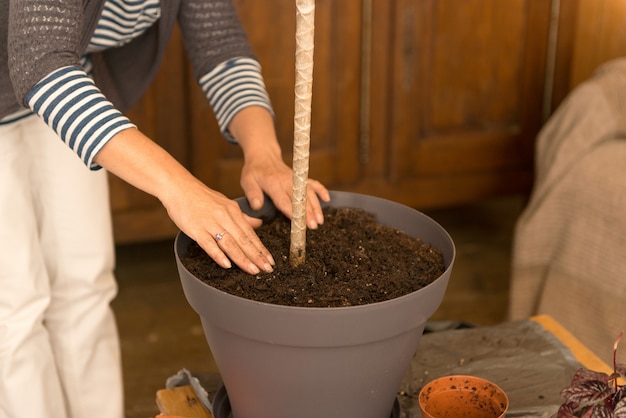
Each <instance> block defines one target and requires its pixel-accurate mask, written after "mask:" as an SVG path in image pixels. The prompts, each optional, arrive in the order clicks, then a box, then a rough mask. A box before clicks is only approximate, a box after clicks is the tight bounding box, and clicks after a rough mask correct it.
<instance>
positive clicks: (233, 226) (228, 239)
mask: <svg viewBox="0 0 626 418" xmlns="http://www.w3.org/2000/svg"><path fill="white" fill-rule="evenodd" d="M95 161H96V162H97V163H98V164H100V165H101V166H102V167H105V168H106V169H107V170H109V171H110V172H111V173H113V174H115V175H116V176H118V177H120V178H121V179H122V180H124V181H126V182H127V183H129V184H131V185H133V186H135V187H137V188H139V189H141V190H143V191H145V192H146V193H149V194H151V195H153V196H155V197H157V198H158V199H159V200H160V201H161V203H162V204H163V206H165V208H166V209H167V212H168V214H169V216H170V218H171V219H172V221H174V223H175V224H176V226H177V227H178V228H180V230H181V231H183V232H184V233H185V234H187V235H188V236H189V237H190V238H191V239H193V240H194V241H196V242H197V243H198V245H200V247H202V249H203V250H204V251H206V253H207V254H208V255H209V256H210V257H211V258H212V259H213V260H215V262H217V263H218V264H219V265H221V266H222V267H224V268H229V267H231V261H232V262H233V263H235V264H236V265H237V266H239V268H241V269H242V270H243V271H245V272H247V273H249V274H257V273H259V272H260V271H261V270H264V271H271V270H272V265H273V264H274V259H273V258H272V255H271V254H270V253H269V251H268V250H267V248H265V246H264V245H263V243H261V241H260V240H259V238H258V236H257V235H256V232H255V231H254V228H256V227H258V226H260V224H261V221H260V220H258V219H254V218H251V217H249V216H247V215H245V214H244V213H243V212H241V210H240V209H239V206H238V205H237V203H236V202H234V201H233V200H231V199H228V198H227V197H226V196H224V195H223V194H222V193H219V192H217V191H215V190H212V189H210V188H208V187H207V186H206V185H204V184H203V183H202V182H201V181H199V180H198V179H196V178H195V177H194V176H193V175H191V173H189V171H187V170H186V169H185V168H184V167H183V166H182V165H181V164H180V163H178V162H177V161H176V160H175V159H174V158H173V157H172V156H171V155H170V154H168V153H167V152H166V151H165V150H164V149H163V148H161V147H159V146H158V145H157V144H156V143H154V142H153V141H151V140H150V139H149V138H147V137H146V136H145V135H143V134H142V133H141V132H140V131H138V130H137V129H134V128H132V129H126V130H124V131H122V132H120V133H118V134H117V135H115V136H114V137H113V138H112V139H111V140H110V141H109V142H108V143H107V144H106V145H105V146H104V147H103V148H102V150H101V151H100V152H99V153H98V154H97V155H96V158H95Z"/></svg>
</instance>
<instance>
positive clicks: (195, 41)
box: [0, 0, 254, 119]
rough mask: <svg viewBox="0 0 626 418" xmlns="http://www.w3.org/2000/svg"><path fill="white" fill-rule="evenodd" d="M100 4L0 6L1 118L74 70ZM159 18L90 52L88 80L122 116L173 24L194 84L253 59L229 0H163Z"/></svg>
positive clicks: (79, 0) (150, 74)
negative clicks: (60, 72)
mask: <svg viewBox="0 0 626 418" xmlns="http://www.w3.org/2000/svg"><path fill="white" fill-rule="evenodd" d="M103 5H104V0H0V119H1V118H2V117H4V116H6V115H9V114H11V113H13V112H16V111H18V110H20V109H21V108H23V107H25V104H24V100H25V97H26V95H27V93H28V92H29V91H30V90H31V89H32V88H33V86H35V84H37V83H38V82H39V81H40V80H42V79H43V78H44V77H45V76H46V75H48V74H50V73H51V72H52V71H55V70H57V69H59V68H62V67H66V66H80V58H81V57H82V56H83V54H84V53H85V51H86V49H87V46H88V44H89V41H90V39H91V37H92V35H93V33H94V30H95V27H96V24H97V22H98V20H99V17H100V14H101V12H102V7H103ZM161 12H162V13H161V18H160V19H159V21H158V23H157V24H156V25H154V26H152V27H151V28H150V29H148V30H147V31H146V32H145V33H144V34H143V35H141V36H140V37H138V38H136V39H134V40H133V41H132V42H130V43H128V44H126V45H124V46H123V47H119V48H113V49H108V50H106V51H103V52H98V53H93V54H92V55H91V60H92V62H93V77H94V80H95V82H96V85H97V86H98V87H99V88H100V89H101V91H102V92H103V93H104V94H105V96H106V97H107V98H108V99H109V100H110V101H111V102H113V104H114V105H115V106H116V107H117V108H118V109H120V110H121V111H126V110H127V109H128V108H129V107H131V106H132V105H133V104H134V103H135V102H136V101H137V100H138V99H139V98H140V97H141V96H142V95H143V93H144V92H145V90H146V89H147V87H148V86H149V85H150V83H151V81H152V80H153V79H154V76H155V75H156V73H157V71H158V68H159V65H160V63H161V61H162V59H163V54H164V52H165V48H166V46H167V44H168V42H169V40H170V37H171V34H172V31H173V29H174V26H175V25H176V23H178V25H179V26H180V29H181V33H182V36H183V42H184V45H185V49H186V51H187V55H188V57H189V59H190V61H191V63H192V66H193V70H194V76H195V78H196V80H199V78H200V77H202V76H203V75H205V74H207V73H208V72H209V71H211V69H213V68H215V67H216V66H217V65H218V64H220V63H221V62H223V61H226V60H228V59H231V58H235V57H251V58H254V55H253V53H252V51H251V49H250V46H249V43H248V41H247V38H246V34H245V32H244V30H243V27H242V26H241V24H240V22H239V19H238V16H237V13H236V9H235V7H234V4H233V3H232V1H231V0H161Z"/></svg>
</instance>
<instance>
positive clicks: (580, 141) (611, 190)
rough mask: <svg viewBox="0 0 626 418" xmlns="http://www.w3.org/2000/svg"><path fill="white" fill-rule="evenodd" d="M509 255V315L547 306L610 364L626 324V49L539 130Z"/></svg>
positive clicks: (621, 353)
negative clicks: (532, 173)
mask: <svg viewBox="0 0 626 418" xmlns="http://www.w3.org/2000/svg"><path fill="white" fill-rule="evenodd" d="M512 256H513V261H512V281H511V293H510V309H509V319H521V318H528V317H529V316H531V315H536V314H549V315H551V316H553V317H554V318H555V319H556V320H557V321H558V322H560V323H561V324H562V325H563V326H564V327H565V328H567V329H568V330H569V331H570V332H572V333H573V334H574V335H575V336H576V337H577V338H578V339H580V340H581V342H583V343H584V344H585V345H586V346H587V347H589V348H590V349H591V350H592V351H594V352H595V353H596V354H597V355H598V356H599V357H600V358H602V359H603V360H604V361H606V362H607V363H609V364H612V363H613V360H612V353H613V342H614V340H615V338H616V337H617V336H618V335H619V333H620V332H621V331H622V330H625V331H626V59H617V60H614V61H611V62H608V63H606V64H604V65H603V66H602V67H600V68H599V69H598V70H597V71H596V72H595V74H594V75H593V76H592V77H591V78H590V79H589V80H587V81H586V82H584V83H583V84H581V85H580V86H578V87H577V88H576V89H575V90H574V91H573V92H572V93H571V94H570V95H569V96H568V97H567V99H566V100H565V101H564V102H563V103H562V104H561V106H560V107H559V108H558V109H557V111H556V112H555V113H554V115H553V116H552V117H551V118H550V120H549V121H548V122H547V123H546V125H545V126H544V128H543V129H542V131H541V132H540V134H539V137H538V140H537V149H536V179H535V186H534V189H533V192H532V194H531V197H530V201H529V203H528V205H527V207H526V208H525V209H524V211H523V213H522V214H521V216H520V218H519V219H518V221H517V224H516V228H515V235H514V242H513V254H512ZM618 358H619V359H620V360H621V361H624V362H626V340H624V341H623V342H622V344H621V350H618Z"/></svg>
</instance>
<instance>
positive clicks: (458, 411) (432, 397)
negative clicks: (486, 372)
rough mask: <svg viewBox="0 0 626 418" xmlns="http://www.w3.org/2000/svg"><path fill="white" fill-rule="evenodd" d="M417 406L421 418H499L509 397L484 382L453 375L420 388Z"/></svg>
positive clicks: (503, 414)
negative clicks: (420, 412)
mask: <svg viewBox="0 0 626 418" xmlns="http://www.w3.org/2000/svg"><path fill="white" fill-rule="evenodd" d="M419 406H420V409H421V411H422V416H423V417H424V418H443V417H446V418H460V417H468V418H503V417H504V416H505V414H506V411H507V409H508V408H509V398H508V397H507V395H506V393H505V392H504V391H503V390H502V389H501V388H500V387H499V386H498V385H496V384H495V383H492V382H490V381H488V380H485V379H482V378H480V377H476V376H464V375H453V376H444V377H440V378H438V379H435V380H433V381H432V382H430V383H428V384H427V385H426V386H424V387H423V388H422V390H421V391H420V394H419Z"/></svg>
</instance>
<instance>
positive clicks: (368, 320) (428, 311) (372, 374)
mask: <svg viewBox="0 0 626 418" xmlns="http://www.w3.org/2000/svg"><path fill="white" fill-rule="evenodd" d="M331 199H332V200H331V203H330V204H331V205H333V206H334V207H354V208H361V209H364V210H366V211H368V212H370V213H374V214H375V215H376V216H377V220H378V222H380V223H381V224H385V225H389V226H392V227H395V228H398V229H400V230H403V231H405V232H406V233H408V234H409V235H412V236H415V237H419V238H421V239H422V240H424V241H425V242H428V243H430V244H431V245H433V246H434V247H435V248H437V249H439V250H441V251H442V253H443V256H444V262H445V267H446V269H445V272H444V273H443V274H442V275H441V276H440V277H439V278H438V279H437V280H435V281H434V282H433V283H431V284H430V285H428V286H426V287H423V288H422V289H420V290H418V291H416V292H413V293H411V294H408V295H405V296H402V297H399V298H396V299H392V300H389V301H384V302H379V303H373V304H370V305H361V306H352V307H340V308H305V307H289V306H281V305H274V304H267V303H261V302H256V301H252V300H248V299H244V298H240V297H237V296H233V295H231V294H228V293H226V292H222V291H220V290H217V289H215V288H213V287H211V286H209V285H208V284H206V283H204V282H202V281H201V280H199V279H198V278H196V277H194V276H193V275H192V274H191V273H189V271H187V269H186V268H185V267H184V266H183V264H182V262H181V261H180V257H181V256H184V254H185V253H186V251H187V250H186V249H187V247H188V245H189V244H190V243H191V240H190V238H189V237H187V236H186V235H184V234H183V233H179V234H178V236H177V237H176V242H175V254H176V261H177V264H178V270H179V274H180V277H181V283H182V285H183V290H184V292H185V295H186V297H187V300H188V301H189V304H190V305H191V306H192V307H193V309H194V310H195V311H196V312H197V313H198V314H199V315H200V318H201V321H202V326H203V329H204V333H205V336H206V338H207V341H208V343H209V347H210V349H211V352H212V354H213V357H214V359H215V362H216V364H217V367H218V369H219V371H220V374H221V376H222V379H223V381H224V385H225V387H226V390H227V392H228V398H229V404H230V406H231V407H232V414H233V416H234V418H268V417H271V418H294V417H298V418H309V417H310V418H320V417H324V418H333V417H337V418H388V417H389V416H390V415H391V414H392V411H393V406H394V403H395V401H396V394H397V391H398V389H399V387H400V384H401V382H402V378H403V377H404V375H405V373H406V371H407V369H408V367H409V364H410V362H411V360H412V358H413V356H414V354H415V351H416V349H417V346H418V342H419V340H420V338H421V336H422V332H423V330H424V326H425V324H426V321H427V319H428V318H429V317H430V316H431V315H432V314H433V313H434V312H435V310H436V309H437V308H438V307H439V305H440V303H441V300H442V299H443V296H444V293H445V290H446V287H447V284H448V280H449V277H450V272H451V269H452V265H453V262H454V257H455V248H454V243H453V241H452V239H451V238H450V236H449V235H448V233H447V232H446V231H445V230H444V229H443V228H442V227H441V226H440V225H439V224H437V223H436V222H435V221H433V220H432V219H431V218H429V217H428V216H426V215H424V214H422V213H421V212H418V211H416V210H414V209H412V208H409V207H407V206H404V205H400V204H398V203H394V202H391V201H389V200H385V199H380V198H376V197H372V196H366V195H361V194H355V193H347V192H331ZM238 201H239V204H240V206H241V207H242V210H243V211H244V212H246V213H248V214H249V215H251V216H255V217H261V218H265V219H271V218H272V217H274V216H276V209H275V208H274V207H273V206H272V205H271V204H270V203H269V202H267V204H266V207H265V208H263V210H261V211H259V212H254V211H252V210H251V209H250V207H249V206H248V205H247V202H246V201H245V199H239V200H238Z"/></svg>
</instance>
